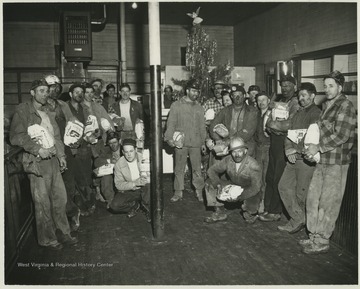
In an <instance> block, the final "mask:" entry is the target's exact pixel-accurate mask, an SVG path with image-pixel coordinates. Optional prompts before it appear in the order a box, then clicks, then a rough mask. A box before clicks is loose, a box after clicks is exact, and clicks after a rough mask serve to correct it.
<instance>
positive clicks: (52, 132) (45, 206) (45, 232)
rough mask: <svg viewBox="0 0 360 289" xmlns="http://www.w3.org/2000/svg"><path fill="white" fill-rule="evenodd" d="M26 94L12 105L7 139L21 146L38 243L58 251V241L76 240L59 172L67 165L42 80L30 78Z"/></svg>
mask: <svg viewBox="0 0 360 289" xmlns="http://www.w3.org/2000/svg"><path fill="white" fill-rule="evenodd" d="M30 94H31V96H32V98H31V101H28V102H25V103H21V104H19V105H18V106H17V108H16V111H15V114H14V116H13V120H12V123H11V128H10V142H11V144H12V145H16V146H19V147H22V148H23V149H24V153H23V166H24V170H25V172H26V173H27V174H28V176H29V179H30V186H31V195H32V198H33V201H34V204H35V219H36V228H37V238H38V243H39V245H40V246H44V247H46V248H49V249H53V250H59V249H61V248H62V247H63V245H62V244H75V243H77V239H76V238H74V237H71V235H70V226H69V223H68V219H67V216H66V201H67V197H66V190H65V185H64V182H63V179H62V177H61V173H60V171H61V170H65V169H66V167H67V163H66V160H65V153H64V145H63V143H62V142H61V137H60V131H59V127H58V125H57V124H56V121H55V113H53V112H50V111H49V110H48V109H47V107H46V106H47V100H48V97H49V86H48V83H47V82H46V80H45V79H40V80H35V81H33V82H32V85H31V89H30ZM34 125H35V127H33V126H34ZM31 127H32V128H31ZM29 128H30V129H29ZM28 132H29V133H30V134H31V135H32V137H31V136H30V135H29V134H28ZM51 144H54V145H53V146H51ZM49 145H50V146H51V147H49ZM56 231H58V232H59V234H56V233H55V232H56Z"/></svg>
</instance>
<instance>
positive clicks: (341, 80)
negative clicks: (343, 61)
mask: <svg viewBox="0 0 360 289" xmlns="http://www.w3.org/2000/svg"><path fill="white" fill-rule="evenodd" d="M326 78H332V79H334V80H335V82H336V83H337V84H339V85H341V86H342V87H344V83H345V77H344V75H342V73H341V72H340V71H338V70H334V71H333V72H331V73H330V74H328V75H326V76H325V77H324V80H325V79H326Z"/></svg>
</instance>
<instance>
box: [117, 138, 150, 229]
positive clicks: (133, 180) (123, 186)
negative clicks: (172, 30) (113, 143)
mask: <svg viewBox="0 0 360 289" xmlns="http://www.w3.org/2000/svg"><path fill="white" fill-rule="evenodd" d="M122 146H123V147H122V153H123V156H122V157H121V158H120V159H119V160H118V161H117V162H116V164H115V167H114V182H115V187H116V189H117V190H118V191H119V192H117V193H116V195H115V197H114V199H113V200H112V202H111V203H110V211H112V212H114V213H120V214H121V213H123V214H127V216H128V218H132V217H135V216H136V214H137V212H138V211H139V209H141V210H142V211H143V212H144V213H145V216H146V219H147V221H148V222H151V218H150V209H149V204H150V184H149V183H148V181H147V178H146V177H144V176H141V172H140V164H141V159H142V155H141V154H140V153H138V152H136V141H135V140H133V139H124V141H123V143H122Z"/></svg>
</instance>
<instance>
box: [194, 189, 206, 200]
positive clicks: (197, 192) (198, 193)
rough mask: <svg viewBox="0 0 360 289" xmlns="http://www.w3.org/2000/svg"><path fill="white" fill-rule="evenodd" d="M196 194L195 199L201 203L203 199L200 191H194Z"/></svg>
mask: <svg viewBox="0 0 360 289" xmlns="http://www.w3.org/2000/svg"><path fill="white" fill-rule="evenodd" d="M195 194H196V198H197V199H198V200H199V202H203V201H204V198H203V191H202V190H196V191H195Z"/></svg>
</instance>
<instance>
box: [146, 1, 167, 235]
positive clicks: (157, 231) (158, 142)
mask: <svg viewBox="0 0 360 289" xmlns="http://www.w3.org/2000/svg"><path fill="white" fill-rule="evenodd" d="M148 13H149V53H150V85H151V96H150V129H151V148H150V160H151V216H152V229H153V236H154V238H155V240H161V239H162V237H163V236H164V195H163V181H162V175H163V162H162V126H161V66H160V19H159V2H152V1H150V2H149V3H148Z"/></svg>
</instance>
